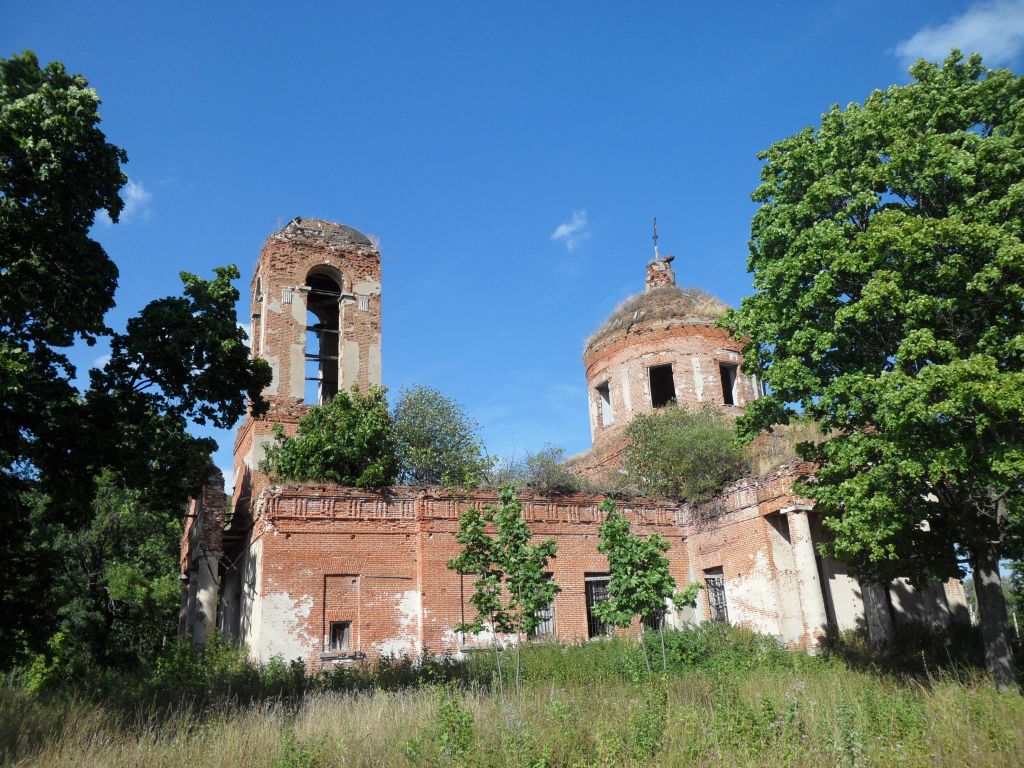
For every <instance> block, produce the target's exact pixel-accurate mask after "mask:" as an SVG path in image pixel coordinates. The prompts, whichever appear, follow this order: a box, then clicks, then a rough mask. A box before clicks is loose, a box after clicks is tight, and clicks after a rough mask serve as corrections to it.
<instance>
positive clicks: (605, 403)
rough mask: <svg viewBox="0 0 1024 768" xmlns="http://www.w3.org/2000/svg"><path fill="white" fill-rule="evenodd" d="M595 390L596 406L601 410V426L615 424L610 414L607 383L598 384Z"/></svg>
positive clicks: (609, 394)
mask: <svg viewBox="0 0 1024 768" xmlns="http://www.w3.org/2000/svg"><path fill="white" fill-rule="evenodd" d="M595 389H596V390H597V402H598V406H599V407H600V408H601V424H602V426H605V427H610V426H611V425H612V424H614V423H615V416H614V415H613V414H612V395H611V391H610V390H609V389H608V382H607V381H606V382H605V383H604V384H598V385H597V386H596V387H595Z"/></svg>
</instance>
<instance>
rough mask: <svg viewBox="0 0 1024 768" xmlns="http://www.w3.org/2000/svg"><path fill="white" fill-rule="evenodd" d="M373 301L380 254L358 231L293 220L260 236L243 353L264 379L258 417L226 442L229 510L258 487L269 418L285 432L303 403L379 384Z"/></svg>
mask: <svg viewBox="0 0 1024 768" xmlns="http://www.w3.org/2000/svg"><path fill="white" fill-rule="evenodd" d="M380 303H381V275H380V253H379V252H378V250H377V249H376V248H375V247H374V245H373V243H371V242H370V239H369V238H368V237H367V236H366V235H364V234H363V233H362V232H359V231H358V230H356V229H353V228H352V227H349V226H345V225H344V224H335V223H333V222H328V221H320V220H319V219H303V218H300V217H296V218H294V219H292V220H291V221H290V222H288V224H287V225H286V226H285V227H284V228H283V229H281V230H279V231H277V232H275V233H273V234H272V235H270V237H268V238H267V241H266V243H265V244H264V245H263V249H262V251H260V256H259V260H258V261H257V262H256V271H255V275H254V276H253V281H252V325H251V330H250V333H249V336H250V340H251V341H250V344H251V347H252V355H253V357H257V358H261V359H263V360H266V361H267V363H269V364H270V368H271V370H272V371H273V374H274V378H273V381H272V382H271V383H270V386H269V387H267V389H266V390H264V392H263V396H264V398H266V400H267V402H268V403H269V404H270V408H269V410H268V412H267V414H266V415H265V416H263V417H261V418H259V419H253V418H251V417H250V418H247V419H246V421H245V422H244V423H243V424H242V426H241V427H240V428H239V430H238V436H237V437H236V439H235V452H234V474H235V476H234V481H235V482H234V485H235V491H234V494H233V497H234V498H233V501H234V503H235V509H245V508H247V507H248V505H249V503H250V502H251V501H252V500H254V499H255V498H256V497H257V496H258V494H259V492H260V490H262V488H263V487H264V486H265V485H266V484H267V478H266V476H265V475H263V473H262V472H260V470H259V464H260V461H262V460H263V458H264V456H265V455H266V446H267V444H268V443H269V442H270V441H272V440H273V425H274V424H281V425H282V426H283V427H284V430H285V432H286V433H287V434H294V432H295V430H296V425H297V424H298V421H299V419H300V418H301V417H302V416H303V415H304V414H305V413H306V411H307V410H308V408H309V407H310V406H312V405H321V404H324V403H326V402H328V401H330V399H331V398H332V397H334V395H335V394H337V393H338V392H339V391H346V392H348V391H351V390H352V388H353V387H355V386H358V387H359V388H360V389H361V390H362V391H364V392H365V391H366V390H367V389H369V387H371V386H379V385H380V383H381V352H380V350H381V307H380Z"/></svg>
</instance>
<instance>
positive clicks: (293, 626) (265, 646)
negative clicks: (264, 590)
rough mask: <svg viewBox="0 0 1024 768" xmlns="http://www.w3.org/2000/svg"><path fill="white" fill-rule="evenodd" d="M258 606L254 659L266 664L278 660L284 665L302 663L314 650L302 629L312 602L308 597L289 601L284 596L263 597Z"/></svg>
mask: <svg viewBox="0 0 1024 768" xmlns="http://www.w3.org/2000/svg"><path fill="white" fill-rule="evenodd" d="M261 602H262V628H261V629H262V632H261V633H260V635H261V636H260V645H259V653H258V657H259V659H260V660H261V661H268V660H269V659H270V658H272V657H273V656H281V657H283V658H284V660H285V661H291V660H292V659H302V660H303V661H305V659H306V657H307V656H308V655H309V654H310V652H312V651H313V650H315V649H316V646H317V643H316V638H314V637H310V636H309V634H307V632H306V629H305V625H306V622H305V619H307V618H309V614H310V613H311V612H312V610H313V598H312V597H311V596H309V595H305V596H303V597H302V598H301V599H300V600H298V601H296V600H293V599H292V597H291V596H290V595H289V594H288V593H287V592H275V593H274V594H271V595H266V596H265V597H264V598H263V600H262V601H261Z"/></svg>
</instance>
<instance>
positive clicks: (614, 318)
mask: <svg viewBox="0 0 1024 768" xmlns="http://www.w3.org/2000/svg"><path fill="white" fill-rule="evenodd" d="M728 310H729V305H728V304H726V303H725V302H724V301H722V300H721V299H720V298H718V297H717V296H715V295H713V294H710V293H708V292H707V291H703V290H701V289H700V288H680V287H679V286H677V285H663V286H660V287H658V288H652V289H651V290H649V291H643V292H641V293H636V294H633V295H632V296H630V297H629V298H628V299H626V300H625V301H624V302H622V303H621V304H620V305H619V306H618V307H616V308H615V310H614V311H613V312H612V313H611V315H609V317H608V319H607V320H605V321H604V324H603V325H602V326H601V327H600V328H598V329H597V330H596V331H595V332H594V333H593V334H592V335H591V336H590V338H588V339H587V343H586V348H587V349H590V347H592V346H593V345H594V344H595V343H596V342H597V341H598V340H599V339H601V338H602V337H604V336H607V335H608V334H610V333H614V332H615V331H617V330H619V329H621V328H627V327H629V326H630V325H632V324H634V323H641V322H652V321H657V320H672V319H679V320H683V319H687V318H691V319H696V320H703V321H707V322H713V321H715V320H717V319H718V318H720V317H721V316H722V315H724V314H725V313H726V312H727V311H728Z"/></svg>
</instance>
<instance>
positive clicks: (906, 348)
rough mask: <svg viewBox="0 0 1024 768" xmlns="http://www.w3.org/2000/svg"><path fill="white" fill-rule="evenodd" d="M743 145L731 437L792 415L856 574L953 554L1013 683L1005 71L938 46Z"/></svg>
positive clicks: (1019, 454)
mask: <svg viewBox="0 0 1024 768" xmlns="http://www.w3.org/2000/svg"><path fill="white" fill-rule="evenodd" d="M910 72H911V74H912V75H913V78H914V80H913V82H911V83H909V84H907V85H903V86H892V87H890V88H888V89H887V90H885V91H875V92H874V93H873V94H871V96H869V97H868V99H867V100H866V101H865V102H864V103H863V104H851V105H849V106H848V107H846V108H845V109H841V108H839V107H838V106H836V107H833V108H832V109H831V110H830V111H829V112H828V113H826V114H824V115H823V116H822V121H821V126H820V127H818V128H812V127H808V128H806V129H804V130H802V131H801V132H799V133H798V134H796V135H794V136H791V137H790V138H788V139H785V140H783V141H781V142H778V143H776V144H773V145H772V146H771V147H770V148H769V149H768V150H766V151H765V152H763V153H761V155H760V158H761V159H762V160H763V161H764V167H763V169H762V173H761V179H762V183H761V185H760V186H759V187H758V188H757V190H756V191H755V192H754V195H753V198H754V200H755V201H756V202H758V203H760V204H761V207H760V209H759V210H758V211H757V213H756V215H755V217H754V220H753V225H752V237H751V244H750V258H749V262H748V264H749V269H750V271H751V272H752V273H753V274H754V284H755V287H756V289H757V291H756V293H755V294H754V295H753V296H751V297H749V298H747V299H745V300H744V301H743V303H742V305H741V307H740V309H739V310H738V311H736V312H734V313H733V314H731V315H730V316H728V317H727V318H726V319H725V322H726V323H727V324H728V325H730V326H731V327H732V328H733V329H734V330H735V331H736V333H737V337H738V338H743V337H746V339H747V342H746V347H745V350H744V355H745V363H744V367H745V371H746V372H747V373H748V374H754V375H757V376H758V377H759V378H761V379H762V381H764V383H765V384H767V385H768V389H769V394H768V395H767V396H766V397H763V398H761V399H759V400H757V401H755V402H753V403H751V404H750V405H749V406H748V407H747V410H746V414H745V415H744V417H743V418H741V419H740V428H741V431H742V433H743V435H744V436H746V437H747V438H750V437H753V436H754V435H755V434H756V433H757V432H758V431H760V430H763V429H768V428H770V427H771V426H772V425H775V424H785V423H788V422H789V421H790V420H791V419H793V418H794V417H795V416H796V414H798V413H803V414H806V415H809V416H810V417H812V418H814V419H815V420H817V421H818V422H819V424H820V425H821V428H822V430H823V432H824V433H825V434H826V435H828V436H829V438H830V439H828V440H825V441H823V442H822V443H820V444H818V445H817V447H815V446H812V445H805V446H804V447H803V452H804V455H805V456H806V457H807V458H808V459H811V460H814V461H816V462H817V463H818V465H819V470H818V473H817V475H816V478H815V479H814V481H813V483H811V485H810V487H804V488H802V492H806V493H809V494H811V495H813V496H814V497H815V498H816V499H817V508H818V509H819V510H821V511H823V512H824V513H825V514H826V515H827V517H826V525H827V526H828V527H829V529H830V530H831V531H832V533H833V534H834V536H835V540H834V543H833V544H832V545H831V547H830V549H831V551H832V553H833V554H834V555H835V556H836V557H838V558H840V559H843V560H846V561H847V562H850V563H851V564H853V566H854V567H855V568H856V570H858V571H859V572H860V574H861V575H862V576H863V577H864V578H866V579H870V580H874V581H879V582H885V581H887V580H888V579H889V578H891V577H893V576H896V575H901V574H902V575H909V576H912V577H914V578H915V579H916V580H917V581H918V582H919V583H920V582H924V581H927V580H929V579H942V578H946V577H949V576H960V575H962V572H961V570H960V568H959V566H958V562H957V559H956V558H955V557H954V555H957V556H959V557H962V558H965V559H966V560H967V561H968V562H969V563H970V565H971V567H972V569H973V572H974V576H975V582H976V586H977V591H978V608H979V613H980V619H981V625H982V634H983V637H984V641H985V649H986V666H987V668H988V670H989V672H990V673H991V674H992V676H993V677H994V679H995V680H996V681H997V683H998V684H999V685H1000V686H1001V687H1010V686H1012V685H1013V683H1014V680H1015V672H1014V665H1013V660H1012V654H1011V648H1010V643H1009V634H1008V631H1007V621H1006V605H1005V602H1004V600H1003V594H1002V590H1001V589H1000V577H999V560H1000V558H1001V557H1010V558H1013V557H1019V556H1020V548H1021V541H1022V536H1021V534H1022V530H1021V514H1020V506H1021V495H1022V488H1024V486H1022V483H1021V477H1024V343H1022V339H1024V240H1022V236H1024V216H1022V215H1021V212H1022V210H1024V122H1022V120H1021V115H1022V114H1024V80H1022V79H1021V78H1018V77H1017V76H1016V75H1014V74H1013V73H1012V72H1010V71H1009V70H1005V69H1002V70H989V69H986V68H985V67H983V66H982V63H981V59H980V57H978V56H976V55H975V56H971V57H970V58H968V59H967V60H964V58H963V57H962V56H961V55H960V53H959V52H958V51H954V52H953V53H952V54H951V55H950V57H949V58H948V59H947V60H946V62H945V63H944V64H943V65H942V66H941V67H938V66H935V65H933V64H929V63H927V62H925V61H919V62H917V63H916V64H915V65H914V66H913V67H912V68H911V70H910Z"/></svg>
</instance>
